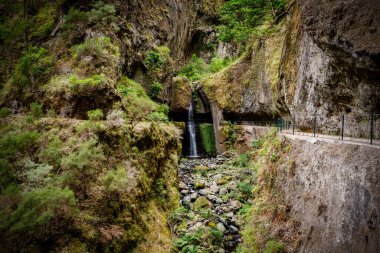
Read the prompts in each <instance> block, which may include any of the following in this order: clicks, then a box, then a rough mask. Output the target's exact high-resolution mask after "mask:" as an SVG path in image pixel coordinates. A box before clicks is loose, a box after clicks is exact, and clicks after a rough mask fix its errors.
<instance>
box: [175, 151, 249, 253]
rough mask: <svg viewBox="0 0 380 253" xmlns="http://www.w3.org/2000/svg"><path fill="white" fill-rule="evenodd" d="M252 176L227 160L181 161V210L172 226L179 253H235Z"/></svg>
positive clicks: (223, 158) (177, 211) (225, 158)
mask: <svg viewBox="0 0 380 253" xmlns="http://www.w3.org/2000/svg"><path fill="white" fill-rule="evenodd" d="M251 180H252V172H251V170H250V169H247V168H243V167H240V166H237V165H236V161H234V160H231V159H230V158H227V157H225V156H218V157H216V158H208V159H197V160H186V159H184V160H182V161H181V163H180V164H179V190H180V194H181V208H179V209H178V210H176V212H175V213H173V214H172V215H171V218H170V224H171V228H172V232H173V233H174V234H175V236H176V238H177V239H176V240H175V243H174V244H175V245H176V246H177V248H178V250H179V251H180V252H218V253H224V252H233V251H234V250H235V249H236V246H237V245H238V243H239V242H240V235H239V231H240V228H241V225H242V224H241V222H240V221H239V216H240V214H242V213H244V210H246V209H247V208H246V207H248V205H249V197H250V194H251V192H252V186H251V185H252V182H251Z"/></svg>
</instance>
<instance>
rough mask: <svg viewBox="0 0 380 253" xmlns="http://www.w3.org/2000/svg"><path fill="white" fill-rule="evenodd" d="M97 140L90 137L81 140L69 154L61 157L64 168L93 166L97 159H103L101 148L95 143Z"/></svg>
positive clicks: (81, 168)
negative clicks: (86, 139)
mask: <svg viewBox="0 0 380 253" xmlns="http://www.w3.org/2000/svg"><path fill="white" fill-rule="evenodd" d="M97 142H98V141H97V140H96V139H94V138H92V139H90V140H88V141H84V142H81V143H79V144H78V145H77V147H76V148H75V150H73V151H72V152H71V153H70V154H69V155H67V156H64V157H63V158H62V162H61V164H62V167H63V168H64V169H70V168H74V169H80V170H83V169H84V168H94V167H95V166H96V164H97V162H98V161H100V160H104V158H105V157H104V155H103V150H102V148H101V147H100V146H98V145H97Z"/></svg>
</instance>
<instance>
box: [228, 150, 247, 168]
mask: <svg viewBox="0 0 380 253" xmlns="http://www.w3.org/2000/svg"><path fill="white" fill-rule="evenodd" d="M232 164H233V165H234V166H238V167H242V168H246V167H248V165H249V164H250V161H249V154H247V153H245V154H241V155H240V156H238V157H237V158H236V159H234V161H233V163H232Z"/></svg>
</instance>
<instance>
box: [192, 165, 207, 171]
mask: <svg viewBox="0 0 380 253" xmlns="http://www.w3.org/2000/svg"><path fill="white" fill-rule="evenodd" d="M209 169H210V168H209V167H207V166H204V165H198V166H196V167H195V168H194V170H195V171H196V172H198V171H207V170H209Z"/></svg>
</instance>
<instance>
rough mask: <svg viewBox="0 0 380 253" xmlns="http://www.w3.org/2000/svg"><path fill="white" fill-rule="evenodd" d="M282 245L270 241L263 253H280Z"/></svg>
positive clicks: (282, 250)
mask: <svg viewBox="0 0 380 253" xmlns="http://www.w3.org/2000/svg"><path fill="white" fill-rule="evenodd" d="M282 252H284V245H283V244H282V243H279V242H277V241H274V240H270V241H268V242H267V243H266V244H265V248H264V251H263V253H282Z"/></svg>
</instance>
